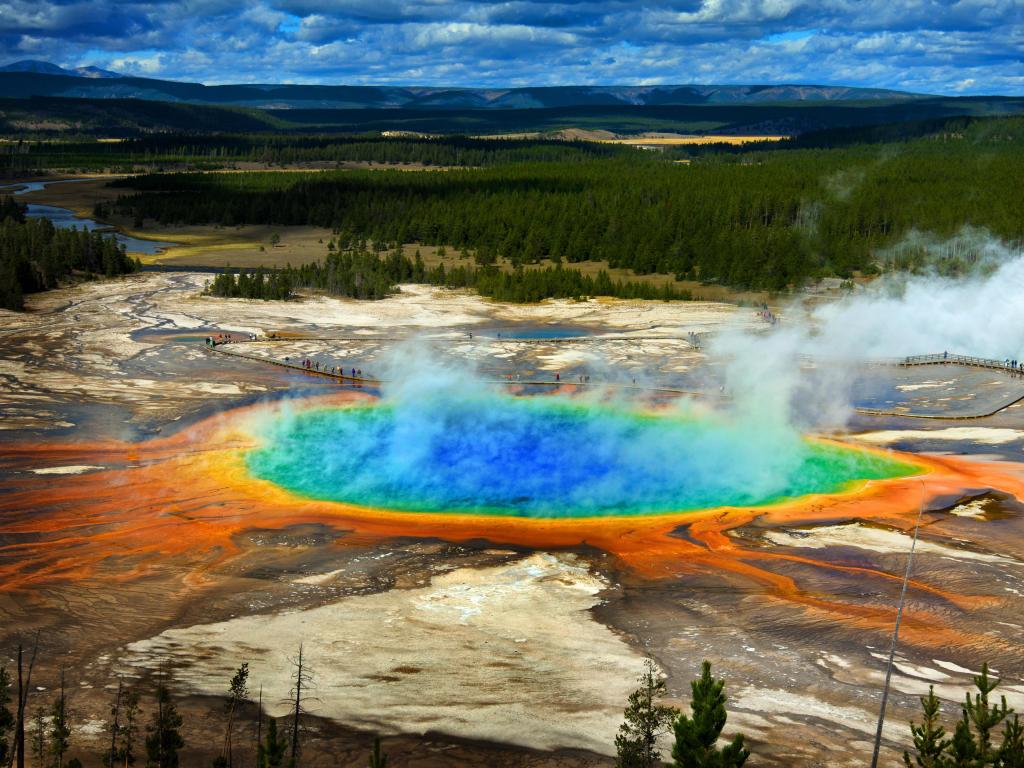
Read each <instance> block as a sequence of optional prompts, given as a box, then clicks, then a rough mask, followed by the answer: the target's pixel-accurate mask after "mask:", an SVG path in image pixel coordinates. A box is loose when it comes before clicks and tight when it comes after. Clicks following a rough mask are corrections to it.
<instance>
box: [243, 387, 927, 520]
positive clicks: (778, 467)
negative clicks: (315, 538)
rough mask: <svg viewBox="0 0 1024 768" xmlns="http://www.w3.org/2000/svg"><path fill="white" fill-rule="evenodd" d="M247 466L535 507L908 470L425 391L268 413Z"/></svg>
mask: <svg viewBox="0 0 1024 768" xmlns="http://www.w3.org/2000/svg"><path fill="white" fill-rule="evenodd" d="M262 432H263V434H262V437H263V439H264V441H265V442H264V445H263V446H262V447H260V448H258V449H256V450H254V451H252V452H250V453H249V454H248V456H247V464H248V468H249V470H250V472H251V473H252V474H254V475H255V476H257V477H260V478H263V479H266V480H270V481H272V482H274V483H277V484H279V485H281V486H283V487H285V488H287V489H288V490H290V491H293V492H295V493H297V494H300V495H303V496H307V497H310V498H317V499H327V500H333V501H339V502H347V503H352V504H356V505H360V506H369V507H379V508H386V509H393V510H403V511H412V512H454V513H460V512H461V513H475V514H491V515H506V516H515V517H532V518H571V517H596V516H607V515H644V514H659V513H668V512H676V511H684V510H694V509H703V508H710V507H718V506H733V505H737V506H744V505H758V504H766V503H771V502H774V501H778V500H780V499H783V498H787V497H793V496H800V495H804V494H809V493H827V492H834V491H838V490H841V489H842V488H844V487H845V486H847V485H848V484H849V483H850V482H852V481H855V480H861V479H872V478H882V477H894V476H900V475H906V474H911V473H913V472H914V471H915V470H914V468H913V467H911V466H909V465H905V464H901V463H899V462H896V461H893V460H890V459H888V458H886V457H884V456H880V455H878V454H876V453H869V452H864V451H859V450H855V449H847V448H842V447H838V446H835V445H832V444H824V443H818V442H813V441H807V440H803V439H801V438H800V437H798V436H796V435H795V434H793V433H790V432H788V431H784V430H779V431H776V432H774V433H773V434H768V433H766V432H763V431H759V430H757V429H752V428H751V425H749V424H747V425H744V426H743V427H742V428H741V427H738V426H735V425H732V424H730V423H729V422H728V421H726V420H724V419H721V418H719V417H714V416H710V415H709V416H702V417H698V416H695V415H693V414H690V413H685V412H681V411H669V412H665V413H661V412H659V413H657V414H651V413H649V412H643V411H640V410H637V409H635V408H633V407H631V406H629V405H626V404H608V403H598V402H587V401H578V400H571V399H566V398H561V397H533V398H529V397H512V396H508V395H504V394H501V393H499V392H492V391H474V392H465V391H463V392H446V391H444V390H437V389H434V390H431V389H429V388H428V389H427V390H426V391H424V392H422V393H420V395H419V396H418V397H415V398H411V399H407V398H404V397H397V398H389V399H386V400H385V401H383V402H381V403H377V404H370V405H357V406H349V407H330V408H313V409H309V410H303V411H298V412H295V413H290V414H286V415H284V416H282V417H281V418H279V419H277V420H274V421H268V422H267V423H266V424H264V426H263V429H262Z"/></svg>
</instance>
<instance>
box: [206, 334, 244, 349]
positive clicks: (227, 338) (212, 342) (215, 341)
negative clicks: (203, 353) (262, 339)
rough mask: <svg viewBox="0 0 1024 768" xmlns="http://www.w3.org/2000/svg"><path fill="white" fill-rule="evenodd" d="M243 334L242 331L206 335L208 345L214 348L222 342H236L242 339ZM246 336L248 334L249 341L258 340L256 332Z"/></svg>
mask: <svg viewBox="0 0 1024 768" xmlns="http://www.w3.org/2000/svg"><path fill="white" fill-rule="evenodd" d="M236 335H237V337H238V338H235V337H236ZM241 336H242V334H240V333H239V334H234V333H218V334H217V335H215V336H207V337H206V346H208V347H210V348H211V349H212V348H213V347H216V346H219V345H221V344H234V343H235V342H238V341H241V340H242V338H241ZM245 336H246V340H247V341H256V334H255V333H247V334H246V335H245Z"/></svg>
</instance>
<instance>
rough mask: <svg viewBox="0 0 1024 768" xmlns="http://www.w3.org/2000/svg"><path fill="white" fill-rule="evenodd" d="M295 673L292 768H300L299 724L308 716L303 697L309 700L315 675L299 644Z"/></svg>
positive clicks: (293, 687) (292, 701) (292, 703)
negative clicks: (304, 716)
mask: <svg viewBox="0 0 1024 768" xmlns="http://www.w3.org/2000/svg"><path fill="white" fill-rule="evenodd" d="M292 664H293V665H294V667H295V671H294V672H293V673H292V682H293V686H292V697H291V700H290V702H291V705H292V744H291V768H299V758H300V756H301V754H302V749H301V746H300V744H299V724H300V722H301V720H302V716H303V715H305V714H306V710H305V709H304V708H303V705H302V702H303V700H304V699H303V697H304V696H305V697H306V698H307V699H308V698H309V691H310V690H311V689H312V688H313V687H314V686H313V673H312V672H310V670H309V665H308V664H307V663H306V660H305V657H304V655H303V644H302V643H299V655H298V657H297V658H295V659H293V660H292Z"/></svg>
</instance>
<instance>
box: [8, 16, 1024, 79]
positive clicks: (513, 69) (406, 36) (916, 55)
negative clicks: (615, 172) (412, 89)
mask: <svg viewBox="0 0 1024 768" xmlns="http://www.w3.org/2000/svg"><path fill="white" fill-rule="evenodd" d="M25 58H38V59H45V60H49V61H53V62H55V63H57V64H61V65H64V66H77V65H86V64H93V65H98V66H101V67H107V68H110V69H114V70H117V71H120V72H124V73H127V74H137V75H144V76H149V77H161V78H168V79H178V80H192V81H200V82H206V83H225V82H264V83H266V82H294V83H320V84H339V83H344V84H398V85H453V86H485V87H492V86H493V87H506V86H523V85H569V84H653V83H764V82H775V83H777V82H790V83H792V82H800V83H825V84H830V83H831V84H845V85H861V86H874V87H883V88H898V89H904V90H911V91H921V92H930V93H949V94H972V93H1005V94H1024V0H959V1H958V2H953V1H942V0H902V1H901V0H666V1H665V2H644V3H637V2H632V1H631V0H565V1H558V0H555V1H553V2H543V1H541V0H508V1H507V2H488V1H485V0H421V1H414V2H401V0H261V1H260V2H238V1H237V0H185V1H184V2H170V1H169V0H147V1H145V2H140V1H137V0H0V61H13V60H16V59H25Z"/></svg>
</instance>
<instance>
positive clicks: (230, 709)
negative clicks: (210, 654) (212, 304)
mask: <svg viewBox="0 0 1024 768" xmlns="http://www.w3.org/2000/svg"><path fill="white" fill-rule="evenodd" d="M260 278H261V279H262V274H260ZM248 696H249V664H248V663H245V664H242V666H240V667H239V668H238V670H237V671H236V672H235V674H234V676H233V677H232V678H231V682H230V683H229V685H228V700H227V703H226V705H225V708H226V709H227V716H228V723H227V730H226V732H225V734H224V753H223V755H224V758H225V765H227V766H228V768H232V765H233V764H234V763H233V761H234V756H233V749H232V746H233V745H232V730H233V729H234V725H235V713H236V712H237V711H238V707H239V706H240V705H241V704H243V703H244V702H245V701H246V700H247V699H248Z"/></svg>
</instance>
